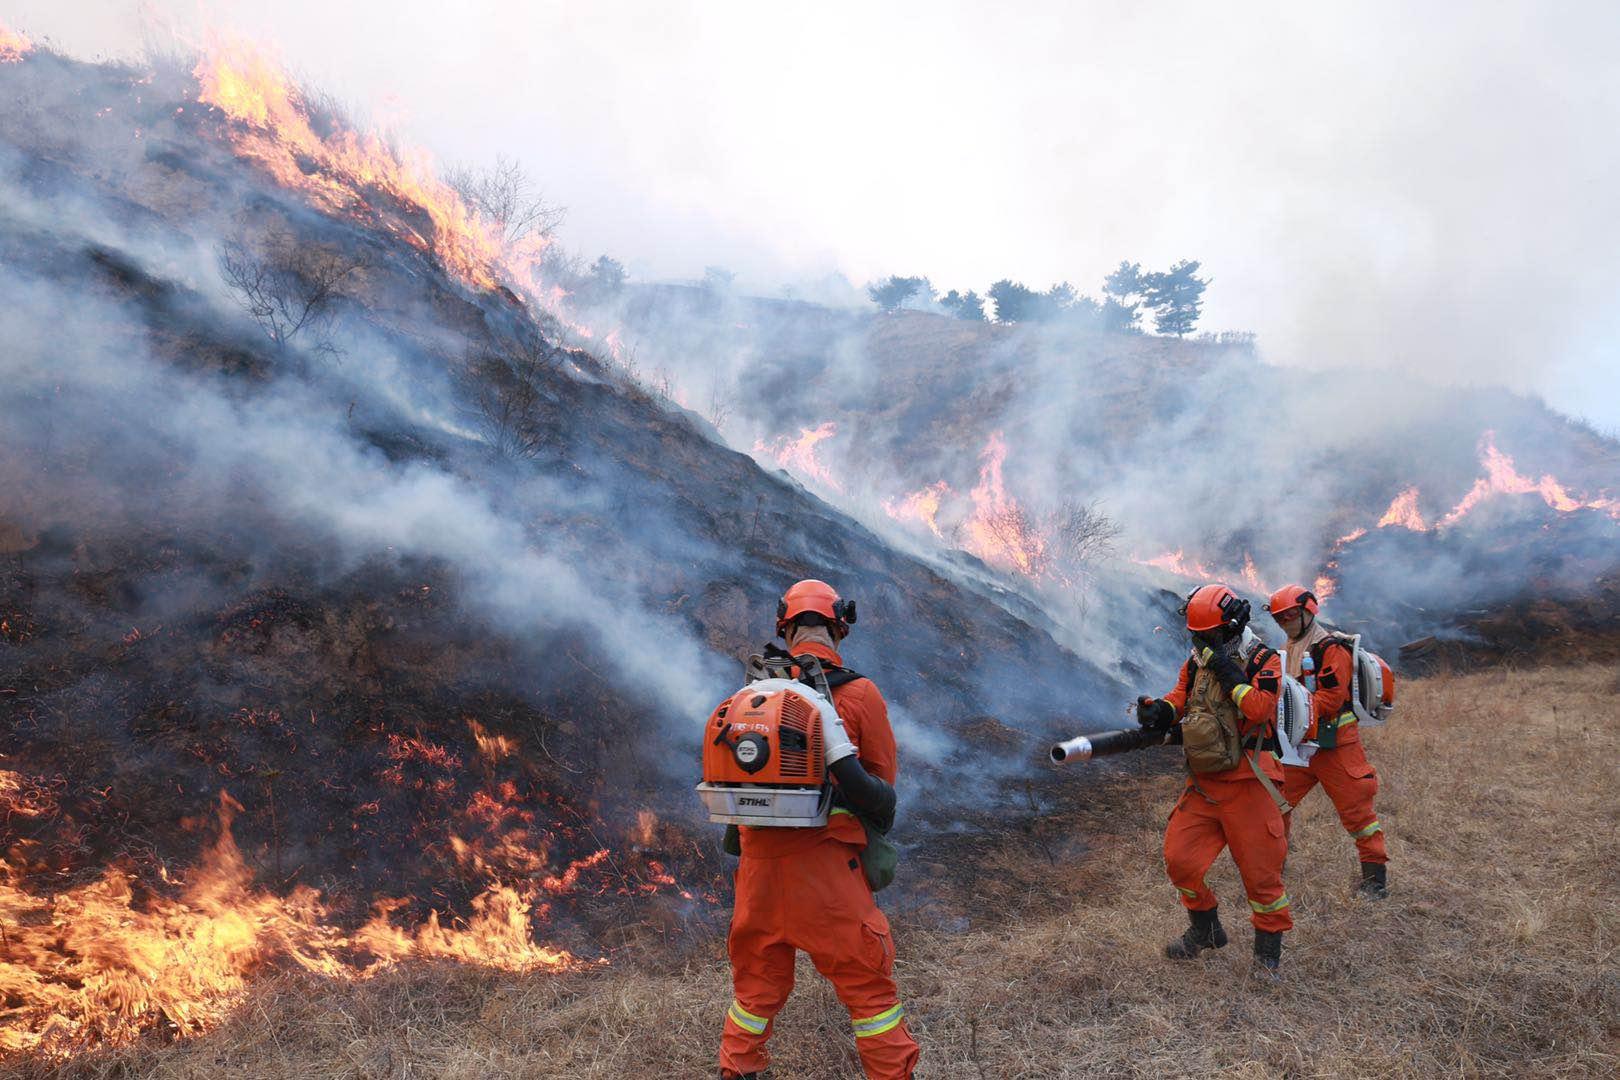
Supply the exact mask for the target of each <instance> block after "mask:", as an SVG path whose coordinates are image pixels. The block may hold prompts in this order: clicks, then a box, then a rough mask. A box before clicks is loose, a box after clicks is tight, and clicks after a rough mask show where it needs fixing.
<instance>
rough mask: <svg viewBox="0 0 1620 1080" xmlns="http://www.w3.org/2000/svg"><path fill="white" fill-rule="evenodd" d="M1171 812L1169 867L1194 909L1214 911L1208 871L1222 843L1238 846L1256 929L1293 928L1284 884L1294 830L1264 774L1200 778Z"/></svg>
mask: <svg viewBox="0 0 1620 1080" xmlns="http://www.w3.org/2000/svg"><path fill="white" fill-rule="evenodd" d="M1198 787H1199V788H1202V789H1203V793H1200V792H1199V791H1198V789H1197V788H1193V787H1191V786H1189V787H1188V788H1187V790H1186V791H1184V792H1182V793H1181V800H1180V801H1179V802H1177V803H1176V808H1175V810H1173V811H1171V813H1170V825H1169V827H1168V828H1166V829H1165V831H1164V867H1165V870H1166V871H1167V872H1168V873H1169V875H1170V883H1171V884H1172V885H1174V886H1175V887H1176V891H1177V892H1179V893H1180V894H1181V903H1182V906H1183V907H1185V908H1186V909H1187V910H1188V911H1208V910H1209V909H1210V908H1212V907H1214V906H1215V893H1214V890H1212V889H1211V888H1210V887H1209V886H1208V885H1207V884H1206V883H1205V882H1204V875H1205V874H1207V873H1208V872H1209V868H1210V867H1211V866H1213V865H1215V859H1216V857H1217V856H1218V855H1220V853H1221V849H1222V848H1225V847H1230V848H1231V849H1232V861H1233V862H1235V863H1237V868H1238V874H1239V875H1240V876H1242V878H1243V888H1244V890H1245V891H1246V892H1247V893H1248V894H1249V917H1250V919H1251V920H1252V921H1253V922H1254V928H1255V929H1256V930H1268V931H1275V930H1291V929H1293V926H1294V917H1293V915H1292V914H1291V913H1290V912H1289V910H1288V893H1287V892H1286V891H1285V890H1284V889H1283V880H1282V867H1283V860H1284V859H1286V858H1287V857H1288V834H1287V830H1286V828H1285V827H1284V825H1283V815H1282V813H1281V812H1280V811H1279V810H1278V809H1277V803H1276V801H1275V800H1274V799H1272V797H1271V796H1270V795H1269V794H1267V792H1266V789H1265V788H1264V787H1263V786H1262V785H1261V784H1260V782H1259V781H1258V780H1209V779H1206V778H1204V777H1199V778H1198Z"/></svg>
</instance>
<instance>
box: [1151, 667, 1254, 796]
mask: <svg viewBox="0 0 1620 1080" xmlns="http://www.w3.org/2000/svg"><path fill="white" fill-rule="evenodd" d="M1251 668H1252V670H1251ZM1243 670H1244V672H1245V673H1246V674H1247V675H1248V676H1249V682H1247V683H1243V684H1240V685H1239V686H1238V687H1237V689H1236V691H1234V693H1233V699H1234V701H1235V702H1236V704H1237V709H1238V715H1239V717H1240V720H1239V722H1238V734H1239V735H1241V736H1243V737H1244V738H1245V739H1247V738H1249V737H1250V736H1252V735H1259V736H1262V737H1264V736H1267V735H1270V734H1272V731H1273V729H1274V728H1275V727H1276V723H1277V691H1278V690H1280V689H1281V688H1282V673H1283V662H1282V654H1281V653H1278V652H1275V651H1273V650H1271V649H1266V650H1265V660H1264V661H1263V662H1262V663H1261V664H1260V666H1259V667H1257V668H1256V667H1253V665H1252V664H1250V663H1248V662H1245V663H1244V665H1243ZM1196 671H1197V664H1195V663H1194V662H1193V661H1191V660H1189V661H1187V662H1186V663H1185V664H1182V665H1181V675H1180V677H1178V678H1177V679H1176V687H1175V689H1174V690H1171V691H1170V692H1169V693H1168V694H1166V695H1164V700H1165V701H1168V702H1169V703H1170V707H1171V708H1172V709H1174V710H1175V711H1176V723H1178V724H1179V723H1181V721H1182V719H1183V718H1184V717H1185V716H1186V715H1187V694H1188V692H1190V691H1191V690H1192V677H1193V674H1194V672H1196ZM1211 677H1212V678H1213V676H1211ZM1244 687H1247V688H1248V689H1244ZM1260 768H1261V769H1262V770H1263V771H1264V772H1265V774H1266V775H1267V776H1269V777H1270V778H1271V779H1272V780H1281V779H1282V778H1283V771H1282V766H1281V765H1279V764H1278V763H1277V759H1276V757H1274V756H1273V755H1272V754H1271V753H1270V752H1269V751H1267V752H1262V753H1261V754H1260ZM1205 777H1207V778H1208V779H1210V780H1253V779H1254V770H1252V769H1250V768H1249V765H1248V763H1247V762H1240V763H1239V764H1238V766H1237V767H1236V768H1234V769H1227V770H1226V771H1225V772H1218V773H1206V774H1204V775H1203V776H1200V777H1199V779H1204V778H1205ZM1192 782H1193V777H1192V776H1188V777H1187V783H1188V784H1191V783H1192Z"/></svg>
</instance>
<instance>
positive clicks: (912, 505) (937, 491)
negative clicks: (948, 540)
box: [883, 480, 951, 540]
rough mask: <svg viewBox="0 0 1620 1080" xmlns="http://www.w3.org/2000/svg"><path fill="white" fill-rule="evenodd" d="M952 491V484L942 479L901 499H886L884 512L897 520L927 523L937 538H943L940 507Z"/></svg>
mask: <svg viewBox="0 0 1620 1080" xmlns="http://www.w3.org/2000/svg"><path fill="white" fill-rule="evenodd" d="M950 493H951V486H950V485H949V484H947V483H946V482H945V481H943V480H940V481H937V482H935V483H932V484H929V485H928V486H927V487H925V488H922V489H920V490H918V491H913V492H912V493H911V494H910V495H907V496H905V497H903V498H901V499H884V500H883V512H884V513H886V514H888V515H889V516H890V517H892V518H894V519H895V520H896V521H905V522H915V523H917V524H920V525H926V526H927V527H928V531H929V532H931V533H933V534H934V537H935V538H936V539H939V540H943V539H945V534H944V533H942V532H940V531H939V520H938V518H939V507H940V503H942V502H943V501H944V499H945V496H947V495H949V494H950Z"/></svg>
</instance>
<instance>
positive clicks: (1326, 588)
mask: <svg viewBox="0 0 1620 1080" xmlns="http://www.w3.org/2000/svg"><path fill="white" fill-rule="evenodd" d="M1311 591H1312V592H1313V593H1315V594H1316V598H1317V599H1318V600H1326V599H1327V598H1328V597H1330V596H1332V595H1333V594H1334V593H1336V592H1338V591H1339V585H1338V582H1336V581H1334V580H1333V579H1332V578H1330V577H1328V576H1327V575H1326V574H1323V575H1322V576H1321V577H1319V578H1317V579H1316V581H1315V582H1313V583H1312V584H1311Z"/></svg>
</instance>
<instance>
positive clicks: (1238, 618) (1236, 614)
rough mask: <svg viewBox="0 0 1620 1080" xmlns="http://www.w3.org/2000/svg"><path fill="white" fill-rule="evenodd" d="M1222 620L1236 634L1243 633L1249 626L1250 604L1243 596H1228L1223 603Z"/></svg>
mask: <svg viewBox="0 0 1620 1080" xmlns="http://www.w3.org/2000/svg"><path fill="white" fill-rule="evenodd" d="M1221 619H1222V621H1223V622H1224V623H1225V624H1226V625H1227V626H1229V627H1231V628H1232V632H1233V633H1234V634H1236V633H1241V632H1242V630H1243V628H1244V627H1245V626H1248V625H1249V602H1248V601H1247V600H1245V599H1243V598H1242V597H1241V596H1228V597H1227V598H1226V599H1225V600H1223V601H1221Z"/></svg>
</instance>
